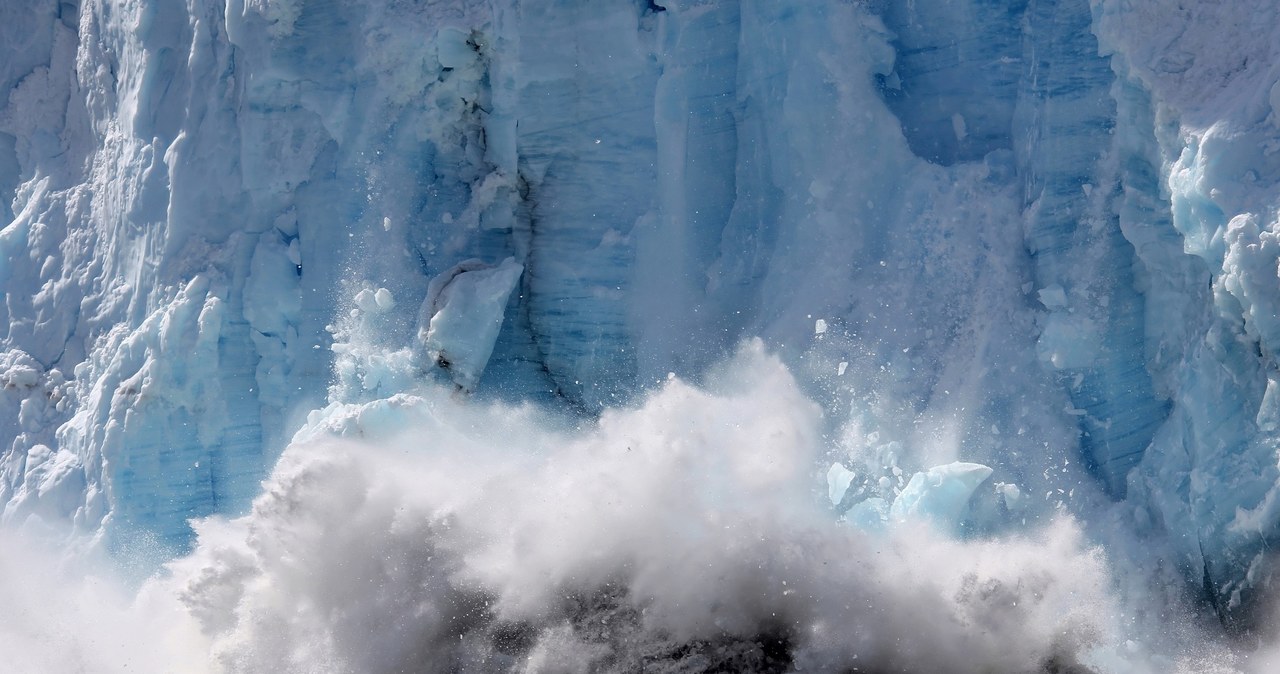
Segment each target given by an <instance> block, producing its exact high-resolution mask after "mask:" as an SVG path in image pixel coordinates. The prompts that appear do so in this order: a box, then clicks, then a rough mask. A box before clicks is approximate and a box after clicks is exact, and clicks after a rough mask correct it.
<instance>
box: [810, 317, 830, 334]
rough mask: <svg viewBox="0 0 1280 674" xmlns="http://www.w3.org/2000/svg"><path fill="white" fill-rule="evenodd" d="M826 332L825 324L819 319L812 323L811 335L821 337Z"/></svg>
mask: <svg viewBox="0 0 1280 674" xmlns="http://www.w3.org/2000/svg"><path fill="white" fill-rule="evenodd" d="M826 331H827V322H826V321H824V320H822V319H821V318H819V319H818V320H816V321H814V322H813V334H815V335H821V334H822V333H824V332H826Z"/></svg>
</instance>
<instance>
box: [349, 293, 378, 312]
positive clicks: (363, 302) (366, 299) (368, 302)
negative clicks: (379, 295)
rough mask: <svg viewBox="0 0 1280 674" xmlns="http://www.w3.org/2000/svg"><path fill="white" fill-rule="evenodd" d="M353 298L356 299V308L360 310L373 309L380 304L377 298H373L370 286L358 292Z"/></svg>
mask: <svg viewBox="0 0 1280 674" xmlns="http://www.w3.org/2000/svg"><path fill="white" fill-rule="evenodd" d="M353 299H354V300H355V303H356V308H357V309H359V310H360V311H373V310H374V309H375V308H377V306H378V302H377V300H375V299H374V298H373V291H372V290H369V289H368V288H365V289H364V290H361V291H360V292H358V293H356V296H355V297H354V298H353Z"/></svg>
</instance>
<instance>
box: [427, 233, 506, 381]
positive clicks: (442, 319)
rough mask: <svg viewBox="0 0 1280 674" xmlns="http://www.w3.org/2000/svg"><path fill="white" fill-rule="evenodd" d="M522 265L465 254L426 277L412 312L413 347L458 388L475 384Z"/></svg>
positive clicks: (496, 333) (490, 353)
mask: <svg viewBox="0 0 1280 674" xmlns="http://www.w3.org/2000/svg"><path fill="white" fill-rule="evenodd" d="M523 273H524V265H521V264H520V263H518V262H516V261H515V259H514V258H507V259H506V260H503V261H502V263H501V264H499V265H497V266H491V265H487V264H485V263H483V262H481V261H479V260H467V261H465V262H462V263H459V264H457V265H454V266H453V267H452V268H451V269H449V270H448V271H446V272H444V273H443V274H440V275H439V276H437V277H435V278H434V279H432V280H431V283H430V285H429V286H428V288H427V297H426V299H425V300H424V301H423V303H422V310H421V312H420V313H419V315H418V336H417V347H418V349H419V351H420V353H422V355H425V356H426V358H427V359H428V360H429V362H431V363H434V364H435V365H436V366H438V367H440V368H442V369H443V370H445V371H447V372H448V373H449V376H450V378H452V379H453V381H454V383H455V384H457V385H458V386H459V387H461V388H462V389H464V390H467V391H471V390H474V389H475V386H476V383H477V382H479V380H480V375H481V373H482V372H484V368H485V365H487V364H488V362H489V356H491V355H492V354H493V345H494V343H495V342H496V341H497V340H498V332H499V331H500V330H501V328H502V319H503V316H504V315H505V313H506V309H507V300H508V299H509V298H510V297H511V292H512V291H513V290H515V287H516V284H517V283H518V282H519V280H520V275H521V274H523Z"/></svg>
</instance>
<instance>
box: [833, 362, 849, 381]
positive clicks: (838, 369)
mask: <svg viewBox="0 0 1280 674" xmlns="http://www.w3.org/2000/svg"><path fill="white" fill-rule="evenodd" d="M848 369H849V363H847V362H845V361H843V360H842V361H840V365H839V366H837V367H836V376H837V377H843V376H844V371H845V370H848Z"/></svg>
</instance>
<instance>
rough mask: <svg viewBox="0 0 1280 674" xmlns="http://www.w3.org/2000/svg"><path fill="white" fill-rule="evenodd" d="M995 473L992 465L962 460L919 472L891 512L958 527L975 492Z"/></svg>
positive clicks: (899, 517)
mask: <svg viewBox="0 0 1280 674" xmlns="http://www.w3.org/2000/svg"><path fill="white" fill-rule="evenodd" d="M991 473H992V470H991V468H989V467H987V466H984V465H982V464H979V463H962V462H958V461H957V462H955V463H949V464H946V465H943V466H934V467H933V468H930V469H929V470H928V471H926V472H923V473H916V474H915V475H912V476H911V481H910V482H909V483H908V484H907V486H906V488H905V489H903V490H902V493H901V494H898V498H896V499H894V501H893V505H892V506H891V507H890V509H889V513H890V515H891V516H892V517H893V519H895V520H903V519H909V518H916V517H918V518H924V519H929V520H932V521H933V522H934V523H935V524H937V525H939V526H941V527H945V528H949V529H954V528H956V527H958V526H959V525H960V522H961V520H963V519H964V516H965V512H966V511H967V509H968V505H969V499H970V498H971V497H972V496H973V492H974V491H975V490H976V489H977V488H978V486H979V485H981V484H982V483H983V482H985V481H986V479H987V478H989V477H991Z"/></svg>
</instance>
